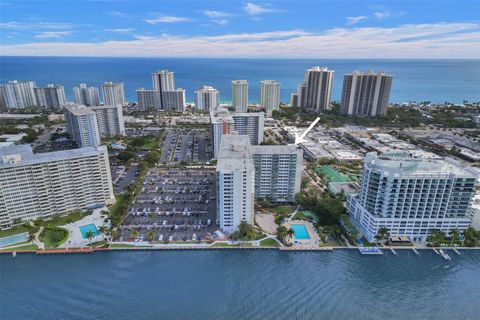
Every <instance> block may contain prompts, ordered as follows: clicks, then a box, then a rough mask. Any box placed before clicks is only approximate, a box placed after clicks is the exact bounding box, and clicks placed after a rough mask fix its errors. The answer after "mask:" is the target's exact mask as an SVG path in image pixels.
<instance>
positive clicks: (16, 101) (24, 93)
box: [0, 80, 37, 108]
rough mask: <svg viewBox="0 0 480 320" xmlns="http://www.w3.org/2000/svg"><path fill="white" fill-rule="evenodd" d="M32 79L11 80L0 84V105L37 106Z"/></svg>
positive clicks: (7, 106) (16, 106)
mask: <svg viewBox="0 0 480 320" xmlns="http://www.w3.org/2000/svg"><path fill="white" fill-rule="evenodd" d="M34 88H35V82H34V81H20V82H19V81H17V80H12V81H9V82H8V83H5V84H2V85H0V107H6V108H25V107H35V106H37V99H36V98H35V91H34Z"/></svg>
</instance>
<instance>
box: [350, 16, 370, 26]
mask: <svg viewBox="0 0 480 320" xmlns="http://www.w3.org/2000/svg"><path fill="white" fill-rule="evenodd" d="M365 19H367V16H357V17H347V24H348V25H349V26H351V25H354V24H357V23H359V22H360V21H362V20H365Z"/></svg>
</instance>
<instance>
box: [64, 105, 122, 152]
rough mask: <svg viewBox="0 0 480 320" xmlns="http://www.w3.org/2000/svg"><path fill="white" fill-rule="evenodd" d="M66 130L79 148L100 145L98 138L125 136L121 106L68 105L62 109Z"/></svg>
mask: <svg viewBox="0 0 480 320" xmlns="http://www.w3.org/2000/svg"><path fill="white" fill-rule="evenodd" d="M64 114H65V122H66V123H67V130H68V132H70V134H71V135H72V137H73V139H74V140H75V141H76V142H77V144H78V146H79V147H89V146H98V145H100V138H103V137H112V136H123V135H125V125H124V121H123V111H122V106H120V105H118V106H93V107H88V108H87V107H85V106H84V105H76V104H68V105H66V106H65V107H64Z"/></svg>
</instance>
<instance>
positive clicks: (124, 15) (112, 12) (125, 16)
mask: <svg viewBox="0 0 480 320" xmlns="http://www.w3.org/2000/svg"><path fill="white" fill-rule="evenodd" d="M109 14H110V15H112V16H115V17H120V18H128V17H130V15H129V14H128V13H125V12H121V11H110V12H109Z"/></svg>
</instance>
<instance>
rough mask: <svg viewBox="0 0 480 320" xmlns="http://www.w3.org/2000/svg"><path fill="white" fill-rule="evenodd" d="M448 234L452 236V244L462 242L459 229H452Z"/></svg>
mask: <svg viewBox="0 0 480 320" xmlns="http://www.w3.org/2000/svg"><path fill="white" fill-rule="evenodd" d="M448 235H449V236H450V238H451V241H450V245H452V244H453V243H454V242H455V243H458V242H460V232H459V231H458V229H452V230H450V231H449V232H448Z"/></svg>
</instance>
